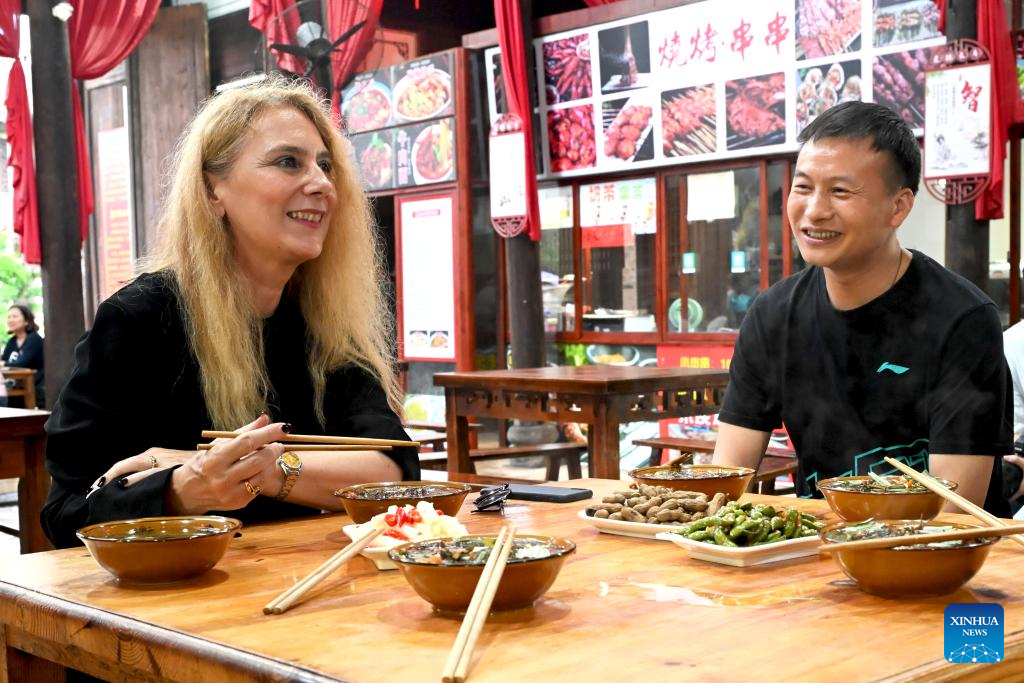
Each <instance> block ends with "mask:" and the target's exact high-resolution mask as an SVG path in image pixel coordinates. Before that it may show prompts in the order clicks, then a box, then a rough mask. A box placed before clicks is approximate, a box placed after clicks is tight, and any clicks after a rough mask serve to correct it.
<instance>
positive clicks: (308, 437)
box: [196, 430, 420, 451]
mask: <svg viewBox="0 0 1024 683" xmlns="http://www.w3.org/2000/svg"><path fill="white" fill-rule="evenodd" d="M238 434H239V433H238V432H216V431H210V430H204V431H203V432H202V437H203V438H204V439H233V438H235V437H236V436H238ZM281 443H285V444H288V450H290V451H365V450H372V451H388V450H391V448H392V447H393V446H415V447H417V448H418V447H419V445H420V442H419V441H396V440H394V439H370V438H364V437H356V436H318V435H313V434H289V435H288V436H287V437H285V438H284V439H281ZM196 447H197V448H198V449H199V450H201V451H208V450H210V449H211V448H213V444H212V443H201V444H198V445H197V446H196Z"/></svg>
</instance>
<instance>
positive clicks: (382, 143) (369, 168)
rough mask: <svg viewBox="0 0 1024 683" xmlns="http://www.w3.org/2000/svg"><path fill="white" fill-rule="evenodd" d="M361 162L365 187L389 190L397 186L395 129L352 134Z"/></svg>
mask: <svg viewBox="0 0 1024 683" xmlns="http://www.w3.org/2000/svg"><path fill="white" fill-rule="evenodd" d="M350 140H351V141H352V148H353V150H354V151H355V154H356V160H357V161H358V162H359V171H360V173H362V177H363V187H365V188H366V189H367V190H387V189H390V188H392V187H394V186H395V131H393V130H377V131H374V132H372V133H360V134H359V135H352V136H350Z"/></svg>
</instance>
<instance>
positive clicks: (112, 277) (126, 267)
mask: <svg viewBox="0 0 1024 683" xmlns="http://www.w3.org/2000/svg"><path fill="white" fill-rule="evenodd" d="M130 167H131V147H130V145H129V143H128V129H127V128H125V127H124V126H122V127H120V128H112V129H108V130H101V131H99V132H97V133H96V168H97V173H96V197H97V199H98V200H99V201H97V205H98V206H97V211H96V227H97V228H98V230H97V231H96V232H97V235H98V237H99V265H100V267H99V273H100V296H102V297H104V298H106V297H108V296H110V295H111V294H113V293H114V292H116V291H117V290H119V289H120V288H121V287H123V286H124V284H125V283H126V282H128V281H129V280H131V279H132V275H133V274H134V273H133V267H134V263H135V262H134V259H133V258H132V252H133V247H132V213H131V176H132V174H131V168H130Z"/></svg>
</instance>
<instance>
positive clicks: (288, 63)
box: [249, 0, 306, 74]
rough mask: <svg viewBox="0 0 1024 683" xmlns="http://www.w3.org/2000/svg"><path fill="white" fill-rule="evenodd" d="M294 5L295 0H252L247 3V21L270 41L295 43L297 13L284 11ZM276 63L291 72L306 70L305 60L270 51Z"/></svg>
mask: <svg viewBox="0 0 1024 683" xmlns="http://www.w3.org/2000/svg"><path fill="white" fill-rule="evenodd" d="M294 5H295V0H252V4H251V5H249V23H250V24H252V26H253V27H254V28H255V29H256V30H257V31H259V32H261V33H262V34H263V35H264V36H266V40H267V49H268V50H269V49H270V45H271V43H288V44H289V45H294V44H295V32H296V31H297V30H298V29H299V23H300V22H299V18H300V17H299V13H298V12H297V11H295V12H287V13H286V12H285V10H287V9H288V8H289V7H292V6H294ZM271 54H273V55H274V59H275V60H276V61H277V65H278V66H279V67H280V68H282V69H284V70H285V71H291V72H292V73H293V74H296V73H297V74H302V73H305V72H306V60H305V59H302V58H301V57H296V56H295V55H290V54H288V53H286V52H277V51H271Z"/></svg>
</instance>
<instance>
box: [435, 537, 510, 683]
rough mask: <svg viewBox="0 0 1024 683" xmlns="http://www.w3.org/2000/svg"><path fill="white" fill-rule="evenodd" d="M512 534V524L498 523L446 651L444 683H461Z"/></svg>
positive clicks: (495, 589)
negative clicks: (497, 530)
mask: <svg viewBox="0 0 1024 683" xmlns="http://www.w3.org/2000/svg"><path fill="white" fill-rule="evenodd" d="M515 538H516V528H515V527H514V526H513V527H509V528H506V527H502V529H501V531H500V532H499V533H498V538H497V539H496V540H495V541H494V547H493V548H491V554H490V556H489V557H488V558H487V563H486V564H485V565H484V570H483V571H482V572H481V573H480V579H479V580H478V581H477V584H476V590H475V591H473V598H472V599H471V600H470V601H469V607H468V608H466V616H465V617H463V619H462V626H460V627H459V633H458V635H457V636H455V644H454V645H452V650H451V653H450V654H449V655H448V662H447V663H446V664H445V666H444V673H443V674H442V680H443V682H444V683H463V681H465V680H466V675H467V673H468V671H469V662H470V660H471V659H472V658H473V648H474V647H476V641H477V639H478V638H479V637H480V631H482V630H483V628H484V622H486V621H487V615H488V613H490V611H491V604H492V603H493V602H494V596H495V594H496V593H497V592H498V584H499V583H501V576H502V574H504V572H505V566H506V565H507V563H508V555H509V553H510V552H511V551H512V543H513V541H514V540H515Z"/></svg>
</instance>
